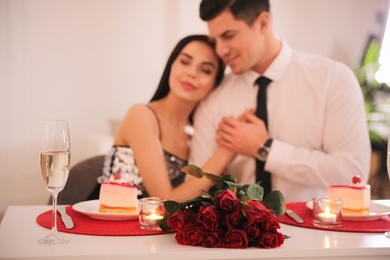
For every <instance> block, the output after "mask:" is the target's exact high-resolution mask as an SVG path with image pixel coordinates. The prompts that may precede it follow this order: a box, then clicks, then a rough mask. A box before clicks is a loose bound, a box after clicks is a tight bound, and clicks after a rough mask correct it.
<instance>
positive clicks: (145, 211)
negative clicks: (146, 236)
mask: <svg viewBox="0 0 390 260" xmlns="http://www.w3.org/2000/svg"><path fill="white" fill-rule="evenodd" d="M164 201H165V200H164V199H161V198H157V197H149V198H142V199H139V208H140V211H139V214H138V216H139V224H140V228H141V229H144V230H161V229H160V223H161V221H162V220H163V219H164V215H165V208H164Z"/></svg>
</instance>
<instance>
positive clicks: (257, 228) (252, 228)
mask: <svg viewBox="0 0 390 260" xmlns="http://www.w3.org/2000/svg"><path fill="white" fill-rule="evenodd" d="M244 231H245V233H246V234H247V236H248V240H249V244H255V245H257V244H258V243H259V242H258V240H259V237H260V234H261V232H262V231H261V224H259V223H256V222H255V223H252V224H249V223H248V222H245V224H244Z"/></svg>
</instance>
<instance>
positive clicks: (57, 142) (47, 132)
mask: <svg viewBox="0 0 390 260" xmlns="http://www.w3.org/2000/svg"><path fill="white" fill-rule="evenodd" d="M40 165H41V173H42V177H43V181H44V183H45V186H46V189H47V190H48V191H49V192H50V193H51V196H52V204H53V213H52V228H51V231H50V233H49V235H47V236H45V237H43V238H42V239H40V240H39V241H38V242H39V243H41V244H46V245H55V244H64V243H68V242H69V241H70V239H69V238H68V237H65V236H62V235H60V234H59V233H58V230H57V196H58V193H59V192H60V191H62V190H63V188H64V186H65V184H66V181H67V179H68V175H69V168H70V140H69V126H68V122H67V121H65V120H46V121H45V125H44V133H43V140H42V146H41V155H40Z"/></svg>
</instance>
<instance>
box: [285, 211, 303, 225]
mask: <svg viewBox="0 0 390 260" xmlns="http://www.w3.org/2000/svg"><path fill="white" fill-rule="evenodd" d="M286 214H287V216H289V217H290V218H292V219H293V220H295V221H296V222H297V223H299V224H302V223H303V222H304V221H303V219H302V218H301V217H300V216H298V215H297V213H295V212H294V211H292V210H291V209H286Z"/></svg>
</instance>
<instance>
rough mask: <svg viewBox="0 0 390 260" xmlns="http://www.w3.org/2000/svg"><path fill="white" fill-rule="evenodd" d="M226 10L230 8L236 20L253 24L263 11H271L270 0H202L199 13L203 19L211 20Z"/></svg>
mask: <svg viewBox="0 0 390 260" xmlns="http://www.w3.org/2000/svg"><path fill="white" fill-rule="evenodd" d="M225 10H229V11H230V12H231V13H232V14H233V16H234V18H235V19H236V20H242V21H244V22H245V23H246V24H247V25H252V24H253V22H254V21H255V19H256V18H257V16H258V15H259V14H260V13H261V12H263V11H267V12H269V11H270V5H269V1H268V0H202V1H201V3H200V8H199V15H200V18H201V19H202V20H203V21H206V22H207V21H210V20H212V19H214V18H215V17H216V16H218V15H219V14H220V13H222V12H223V11H225Z"/></svg>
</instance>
